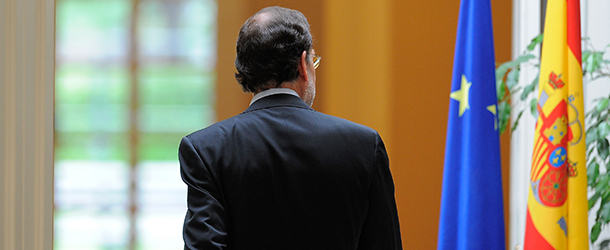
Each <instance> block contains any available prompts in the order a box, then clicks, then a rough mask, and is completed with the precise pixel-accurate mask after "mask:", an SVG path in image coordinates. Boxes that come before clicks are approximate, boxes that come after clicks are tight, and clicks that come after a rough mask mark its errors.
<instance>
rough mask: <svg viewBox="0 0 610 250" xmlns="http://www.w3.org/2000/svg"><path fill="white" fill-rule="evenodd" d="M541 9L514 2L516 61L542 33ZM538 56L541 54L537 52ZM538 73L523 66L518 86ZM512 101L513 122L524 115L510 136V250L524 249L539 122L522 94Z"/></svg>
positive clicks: (536, 4) (527, 2)
mask: <svg viewBox="0 0 610 250" xmlns="http://www.w3.org/2000/svg"><path fill="white" fill-rule="evenodd" d="M540 10H541V6H540V1H531V0H517V1H513V46H512V47H513V49H512V53H513V58H516V57H517V56H519V55H521V53H523V51H524V50H525V49H526V47H527V45H528V44H529V43H530V41H531V40H532V39H533V38H534V37H536V36H537V35H538V34H540ZM535 53H540V52H539V51H535ZM537 73H538V71H537V70H536V69H535V68H533V67H525V65H523V67H522V69H521V77H520V78H519V85H521V86H525V85H528V84H530V83H531V82H532V81H533V80H534V79H535V78H536V74H537ZM511 99H512V100H513V102H512V106H513V114H512V116H511V118H512V120H513V121H514V120H515V119H516V118H517V115H518V113H517V112H514V111H519V110H525V113H524V114H523V116H522V117H521V120H520V121H519V125H518V127H517V129H516V130H515V131H514V132H513V133H512V135H511V153H510V154H511V156H510V157H511V160H510V162H511V174H510V190H511V191H510V219H509V224H510V226H509V237H510V238H509V244H510V245H509V249H523V238H524V234H525V218H526V214H527V196H528V187H529V173H530V169H531V164H532V150H533V143H534V129H535V128H534V127H535V124H536V120H535V118H534V117H533V116H532V115H531V113H530V112H529V102H530V99H528V100H525V101H519V100H520V98H519V95H515V96H513V97H512V98H511Z"/></svg>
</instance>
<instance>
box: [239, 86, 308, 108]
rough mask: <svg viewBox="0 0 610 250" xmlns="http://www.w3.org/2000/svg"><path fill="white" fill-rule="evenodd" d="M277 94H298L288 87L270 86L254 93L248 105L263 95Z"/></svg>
mask: <svg viewBox="0 0 610 250" xmlns="http://www.w3.org/2000/svg"><path fill="white" fill-rule="evenodd" d="M277 94H289V95H294V96H296V97H299V98H301V97H300V96H299V94H297V92H296V91H294V90H292V89H288V88H270V89H267V90H263V91H261V92H259V93H258V94H256V95H254V97H252V101H250V105H252V103H254V102H256V101H258V100H260V99H261V98H263V97H267V96H270V95H277Z"/></svg>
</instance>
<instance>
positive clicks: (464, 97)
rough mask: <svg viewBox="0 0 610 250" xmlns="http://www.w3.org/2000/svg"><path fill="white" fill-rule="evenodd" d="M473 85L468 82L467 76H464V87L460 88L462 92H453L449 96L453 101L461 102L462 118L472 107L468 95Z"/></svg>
mask: <svg viewBox="0 0 610 250" xmlns="http://www.w3.org/2000/svg"><path fill="white" fill-rule="evenodd" d="M471 85H472V83H469V82H468V80H467V79H466V76H465V75H462V86H461V87H460V90H456V91H453V92H451V94H450V95H449V97H451V99H453V100H456V101H459V102H460V117H462V115H463V114H464V112H466V110H467V109H469V108H470V105H469V104H468V93H469V92H470V86H471Z"/></svg>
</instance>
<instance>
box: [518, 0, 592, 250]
mask: <svg viewBox="0 0 610 250" xmlns="http://www.w3.org/2000/svg"><path fill="white" fill-rule="evenodd" d="M580 44H581V39H580V7H579V1H578V0H567V1H566V0H549V1H548V3H547V9H546V19H545V25H544V43H543V45H542V62H541V65H540V82H539V85H538V96H539V97H538V113H539V116H538V120H537V122H536V132H535V134H534V152H533V156H532V169H531V174H530V186H529V197H528V203H527V218H526V220H527V221H526V229H525V242H524V249H526V250H546V249H556V250H560V249H568V250H581V249H588V248H589V244H588V238H589V237H588V232H587V230H588V226H587V209H588V207H587V170H586V156H585V150H586V146H585V133H584V131H585V130H584V129H585V128H584V115H585V113H584V108H583V107H584V105H583V98H584V94H583V88H582V68H581V63H582V62H581V60H582V59H581V48H580V46H581V45H580Z"/></svg>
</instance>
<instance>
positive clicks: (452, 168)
mask: <svg viewBox="0 0 610 250" xmlns="http://www.w3.org/2000/svg"><path fill="white" fill-rule="evenodd" d="M494 62H495V58H494V46H493V31H492V24H491V2H490V0H462V2H461V5H460V17H459V21H458V32H457V39H456V45H455V58H454V65H453V79H452V84H451V94H450V98H451V100H450V105H449V121H448V127H447V142H446V143H447V145H446V148H445V166H444V168H445V169H444V173H443V193H442V198H441V216H440V225H439V236H438V249H442V250H453V249H463V250H466V249H468V250H471V249H485V250H489V249H505V247H506V246H505V237H504V206H503V204H502V203H503V200H502V176H501V174H502V173H501V172H502V170H501V164H500V138H499V132H498V123H497V98H496V83H495V70H494V69H495V66H494Z"/></svg>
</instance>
